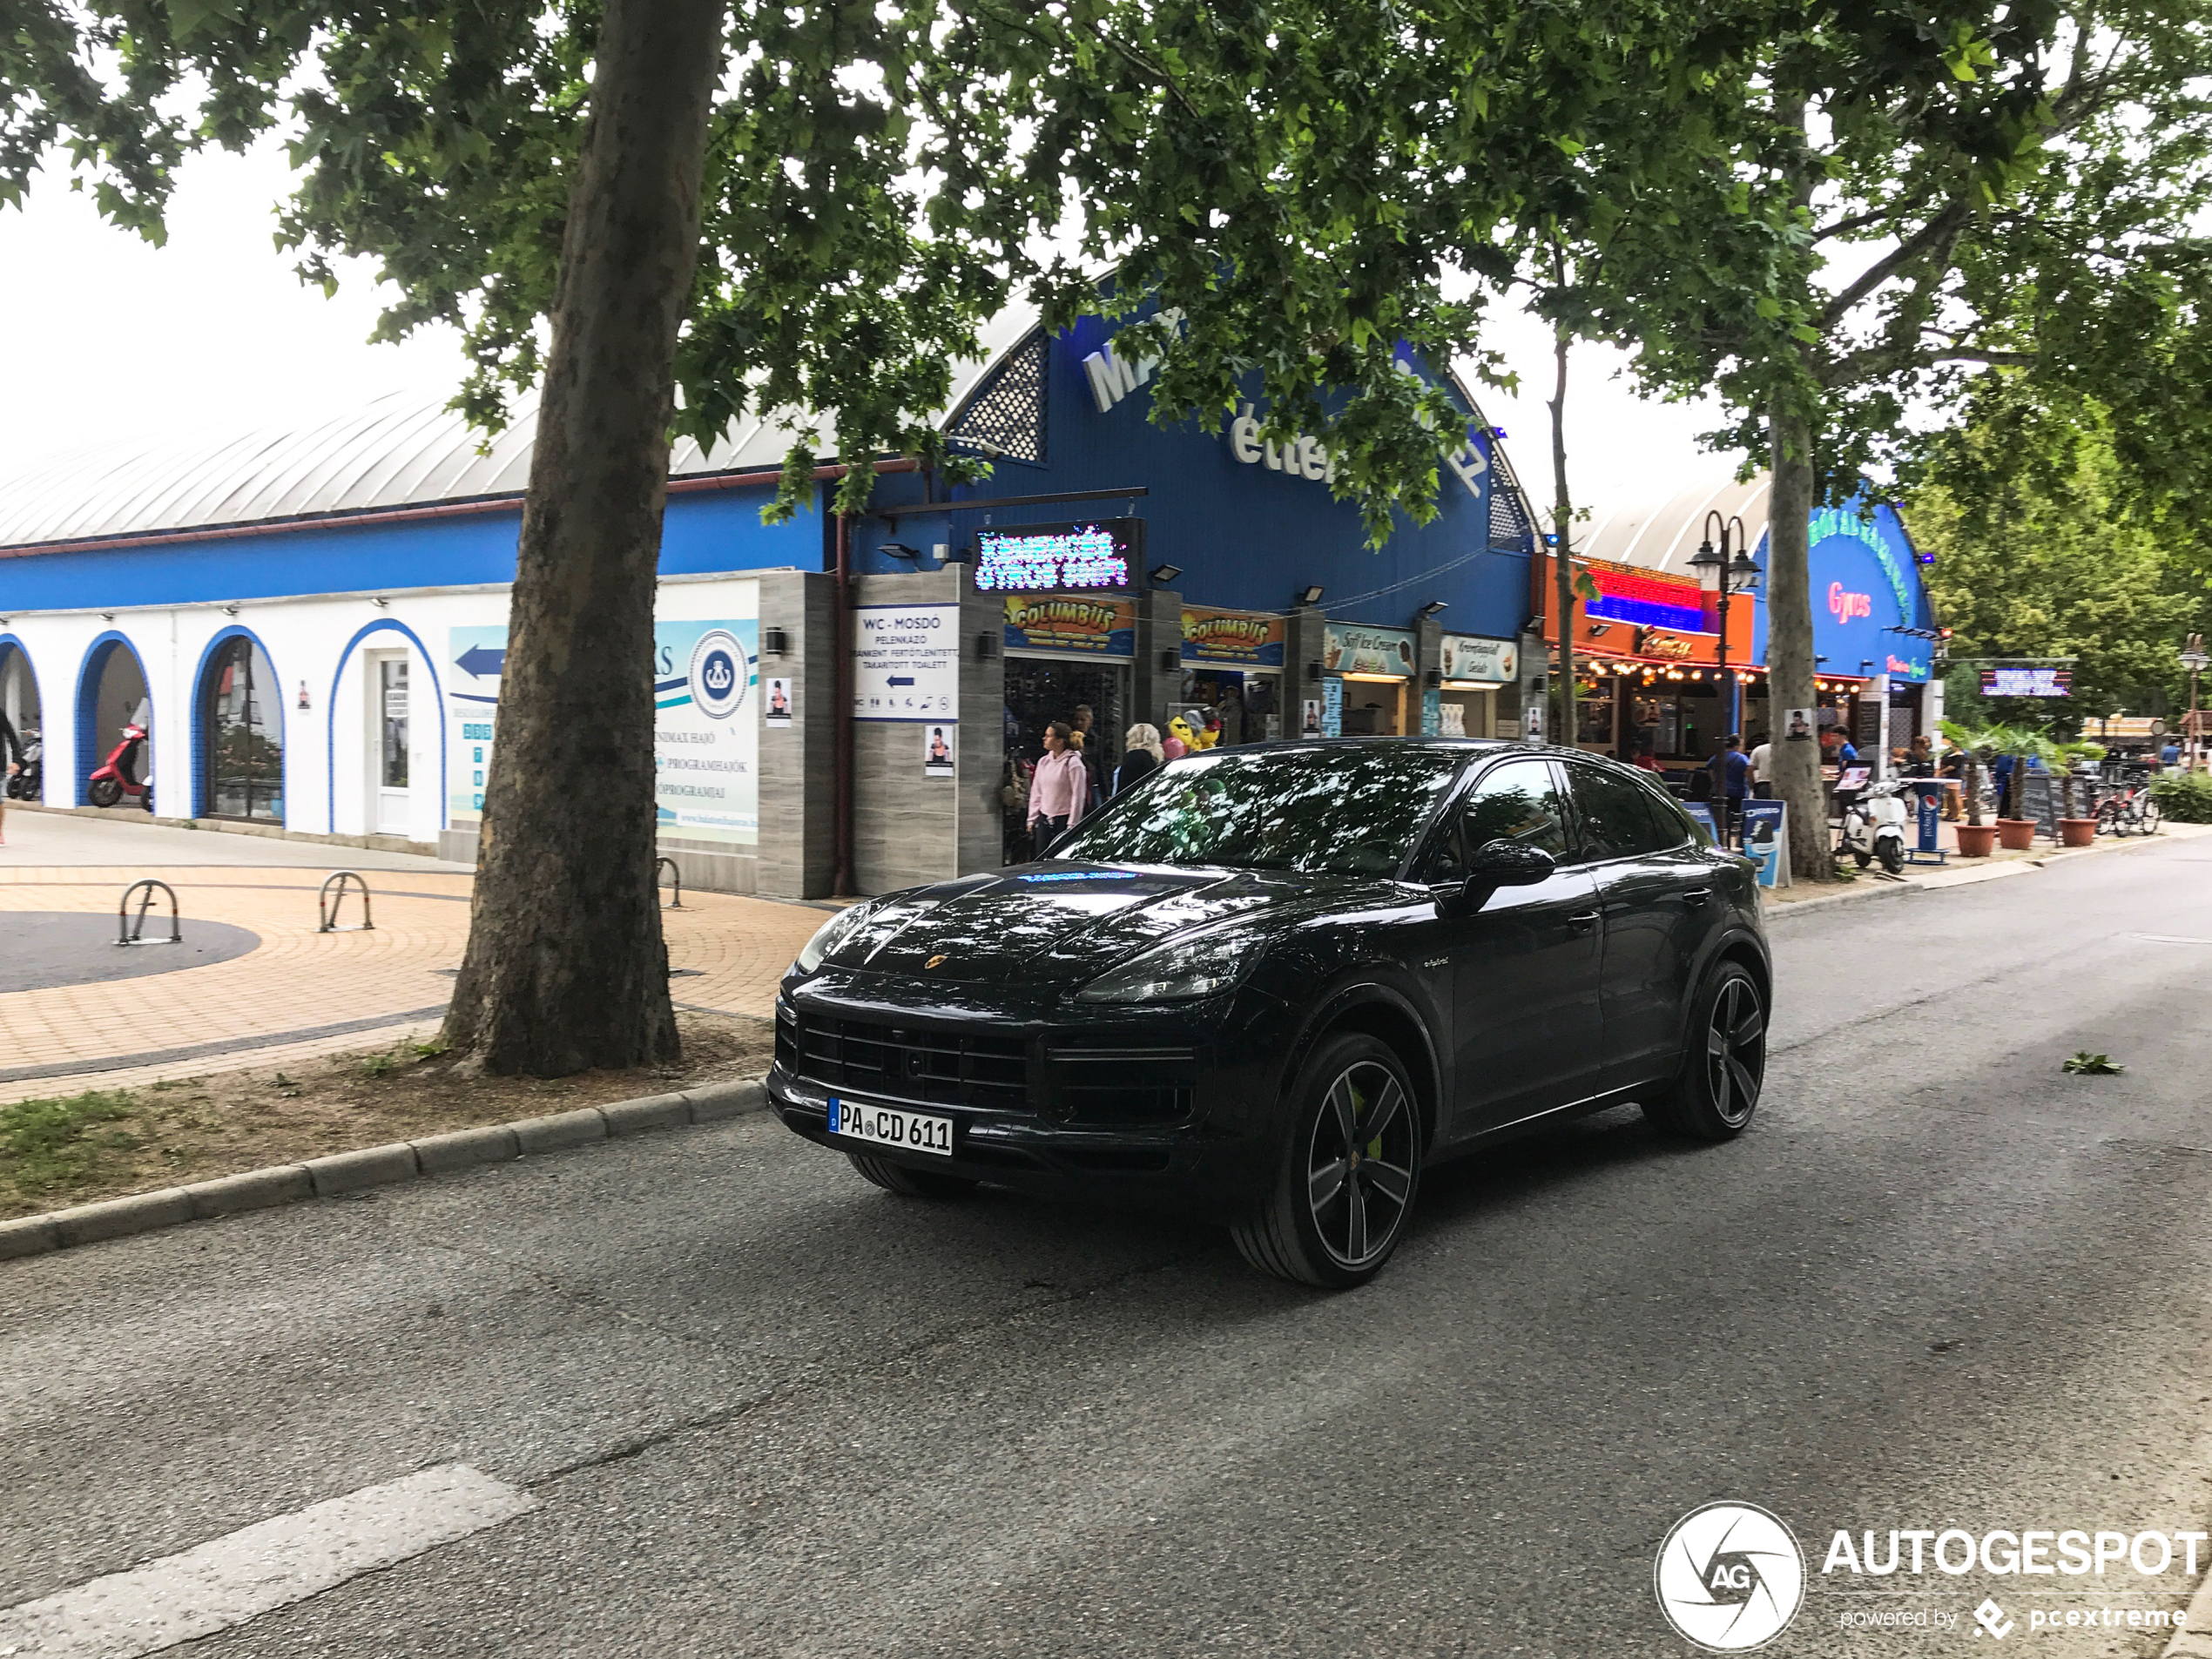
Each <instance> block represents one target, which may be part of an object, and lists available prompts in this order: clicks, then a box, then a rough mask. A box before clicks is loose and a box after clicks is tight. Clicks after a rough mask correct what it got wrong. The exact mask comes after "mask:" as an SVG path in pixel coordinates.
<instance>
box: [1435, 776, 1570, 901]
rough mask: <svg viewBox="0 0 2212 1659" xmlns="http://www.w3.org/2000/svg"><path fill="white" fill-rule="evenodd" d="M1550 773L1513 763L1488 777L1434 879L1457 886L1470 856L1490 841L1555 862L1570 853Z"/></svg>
mask: <svg viewBox="0 0 2212 1659" xmlns="http://www.w3.org/2000/svg"><path fill="white" fill-rule="evenodd" d="M1500 840H1503V841H1519V842H1521V844H1522V845H1523V846H1535V847H1541V848H1542V849H1543V850H1544V851H1545V852H1547V853H1550V854H1551V855H1552V856H1553V857H1554V858H1564V857H1565V856H1566V853H1567V826H1566V815H1565V813H1562V812H1561V800H1560V799H1559V789H1558V786H1557V785H1556V784H1555V783H1554V780H1553V775H1552V769H1551V766H1550V765H1549V764H1548V762H1545V761H1541V760H1511V761H1507V763H1506V764H1505V765H1501V766H1494V767H1492V768H1491V769H1490V770H1489V771H1488V772H1485V773H1484V774H1483V776H1482V779H1481V780H1480V782H1478V783H1477V784H1476V785H1475V786H1474V792H1473V793H1472V794H1470V795H1469V796H1468V797H1467V799H1466V801H1465V802H1464V803H1462V804H1461V806H1460V817H1459V822H1458V824H1457V825H1456V826H1454V827H1453V833H1452V834H1451V835H1450V836H1449V837H1448V838H1447V840H1446V842H1445V846H1444V850H1443V852H1442V853H1441V855H1440V857H1439V858H1438V860H1437V869H1436V872H1435V873H1434V875H1433V878H1432V879H1433V880H1439V881H1456V880H1461V879H1462V878H1463V877H1464V876H1465V875H1466V873H1467V861H1466V860H1467V853H1468V852H1469V851H1470V850H1471V849H1473V848H1474V847H1478V846H1487V845H1488V844H1489V843H1491V842H1492V841H1500Z"/></svg>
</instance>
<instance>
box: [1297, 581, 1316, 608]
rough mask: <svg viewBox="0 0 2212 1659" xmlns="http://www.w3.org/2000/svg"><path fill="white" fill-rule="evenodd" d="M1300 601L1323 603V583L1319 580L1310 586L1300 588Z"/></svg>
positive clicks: (1301, 602) (1313, 603) (1307, 603)
mask: <svg viewBox="0 0 2212 1659" xmlns="http://www.w3.org/2000/svg"><path fill="white" fill-rule="evenodd" d="M1320 603H1321V584H1320V583H1318V582H1316V583H1312V584H1311V585H1309V586H1306V587H1303V588H1300V589H1299V590H1298V604H1302V605H1318V604H1320Z"/></svg>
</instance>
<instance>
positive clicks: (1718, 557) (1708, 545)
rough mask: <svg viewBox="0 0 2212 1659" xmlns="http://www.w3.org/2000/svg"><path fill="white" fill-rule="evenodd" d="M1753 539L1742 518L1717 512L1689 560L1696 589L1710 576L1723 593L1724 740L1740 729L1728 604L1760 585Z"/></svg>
mask: <svg viewBox="0 0 2212 1659" xmlns="http://www.w3.org/2000/svg"><path fill="white" fill-rule="evenodd" d="M1716 524H1717V525H1718V526H1719V527H1720V546H1719V547H1717V548H1716V547H1715V546H1714V545H1713V527H1714V526H1715V525H1716ZM1749 543H1750V535H1749V533H1748V532H1746V531H1745V529H1744V528H1743V520H1742V519H1740V518H1736V517H1730V518H1725V519H1724V518H1723V517H1722V516H1720V513H1719V511H1718V509H1715V510H1712V511H1710V512H1708V513H1707V514H1706V515H1705V539H1704V540H1703V541H1702V542H1700V543H1698V544H1697V551H1696V553H1694V554H1692V555H1691V556H1690V560H1689V568H1690V569H1691V570H1695V571H1696V572H1697V585H1698V586H1699V587H1701V588H1702V587H1703V586H1704V585H1705V577H1706V575H1707V574H1708V573H1709V572H1710V574H1711V575H1712V577H1713V580H1714V582H1715V583H1716V586H1717V587H1718V588H1719V590H1720V602H1721V604H1720V611H1721V637H1720V675H1721V736H1722V737H1723V738H1726V737H1728V736H1729V734H1730V733H1731V732H1737V731H1739V730H1740V729H1741V728H1740V727H1739V726H1738V725H1737V718H1736V717H1737V707H1736V676H1735V674H1734V673H1733V672H1732V671H1730V668H1729V665H1728V602H1729V600H1730V597H1732V596H1734V595H1736V594H1739V593H1753V592H1756V591H1757V589H1758V585H1759V567H1758V566H1757V565H1756V564H1754V563H1752V562H1751V555H1750V548H1749Z"/></svg>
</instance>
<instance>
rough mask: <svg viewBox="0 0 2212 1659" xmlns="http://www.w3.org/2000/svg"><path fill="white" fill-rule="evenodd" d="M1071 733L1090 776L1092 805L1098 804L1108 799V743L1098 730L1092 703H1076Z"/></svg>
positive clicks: (1085, 769) (1070, 727)
mask: <svg viewBox="0 0 2212 1659" xmlns="http://www.w3.org/2000/svg"><path fill="white" fill-rule="evenodd" d="M1068 727H1069V733H1070V735H1072V736H1073V737H1074V738H1075V740H1076V752H1077V753H1078V754H1080V755H1082V758H1083V770H1084V772H1087V773H1089V776H1090V805H1092V806H1097V805H1098V804H1099V803H1100V802H1101V801H1103V800H1104V799H1106V786H1107V784H1108V782H1109V779H1108V777H1107V772H1106V744H1105V741H1104V739H1103V738H1101V737H1100V736H1099V734H1098V732H1097V729H1096V728H1097V720H1096V717H1095V716H1094V715H1093V714H1092V713H1091V711H1090V705H1089V704H1088V703H1078V704H1076V712H1075V715H1074V718H1071V719H1070V720H1069V722H1068Z"/></svg>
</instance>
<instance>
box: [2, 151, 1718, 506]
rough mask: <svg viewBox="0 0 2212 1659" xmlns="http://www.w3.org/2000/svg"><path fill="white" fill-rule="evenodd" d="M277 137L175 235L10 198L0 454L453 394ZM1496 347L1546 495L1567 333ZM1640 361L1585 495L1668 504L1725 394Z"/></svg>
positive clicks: (1593, 448) (1591, 375)
mask: <svg viewBox="0 0 2212 1659" xmlns="http://www.w3.org/2000/svg"><path fill="white" fill-rule="evenodd" d="M42 184H43V186H44V187H42V188H35V189H34V191H33V192H32V195H31V199H30V205H29V206H28V208H27V209H25V210H24V211H21V212H16V211H10V210H4V209H0V317H5V318H6V319H7V334H6V341H7V358H8V372H7V375H6V384H7V386H8V388H9V390H10V393H11V394H12V395H10V396H9V397H7V398H5V399H0V453H4V454H5V455H7V457H8V462H9V464H7V465H6V466H5V468H4V470H7V471H13V470H15V469H16V468H15V463H18V462H24V461H29V460H32V459H34V458H35V457H37V455H42V454H46V453H51V452H54V451H57V450H64V449H71V448H80V447H82V446H84V445H85V444H88V443H97V442H102V441H104V440H107V439H112V438H132V437H138V436H141V435H150V434H159V433H161V432H164V431H174V430H181V431H187V432H192V433H213V434H221V433H225V432H229V431H235V430H244V429H247V428H253V427H256V426H260V425H264V424H268V423H272V422H278V423H281V422H291V421H303V420H307V419H311V418H315V417H319V416H328V415H341V414H344V413H346V412H347V411H349V410H351V409H353V408H357V407H358V406H359V405H360V404H361V403H362V402H364V401H367V400H368V399H369V398H371V397H374V396H376V395H379V394H381V393H385V392H391V391H404V392H408V393H410V394H413V395H419V396H421V397H423V398H425V399H428V398H443V397H446V396H449V395H451V394H452V393H453V391H454V390H455V388H457V386H458V384H459V382H460V378H461V375H462V360H461V355H460V352H459V350H458V348H457V347H456V345H455V341H454V340H453V338H452V337H451V336H450V335H445V334H428V335H421V336H418V337H416V338H415V339H414V340H412V341H408V342H407V343H405V344H404V345H400V346H389V345H376V346H372V345H370V344H368V334H369V331H370V329H371V328H372V327H374V325H375V320H376V315H377V312H378V309H379V307H378V302H377V298H376V289H375V287H374V284H373V283H372V281H371V280H370V273H369V271H368V269H367V268H365V267H363V268H361V269H358V270H356V271H354V272H350V273H347V277H348V280H347V281H345V282H344V284H343V285H342V286H341V288H340V290H339V293H338V296H337V297H336V298H335V299H332V300H326V299H325V298H323V296H322V294H321V293H320V291H319V290H317V289H313V288H307V287H302V286H301V285H300V282H299V280H298V279H297V278H295V277H294V276H293V273H292V266H293V260H292V257H291V256H290V255H288V254H284V253H279V252H278V251H277V250H276V248H275V246H273V242H272V240H271V238H272V235H273V232H274V229H275V219H274V208H275V204H276V203H277V202H278V200H279V199H281V197H282V196H283V195H284V194H285V192H286V190H287V173H286V170H285V167H284V163H283V157H282V153H281V152H280V149H279V148H278V147H277V146H276V145H274V144H273V143H271V144H266V145H262V146H260V147H259V148H257V149H256V150H255V151H253V152H250V153H249V154H247V155H246V156H242V157H234V156H228V155H224V154H221V153H212V154H206V155H202V156H199V157H195V158H193V159H192V160H191V161H189V162H187V163H186V164H185V168H184V171H183V173H182V177H181V180H180V183H179V189H178V192H177V195H176V198H175V199H174V202H173V204H172V211H171V213H170V219H169V226H170V235H169V241H168V244H167V245H166V246H163V247H159V248H156V247H152V246H148V245H147V244H146V243H145V242H143V241H141V240H139V239H138V238H137V237H135V236H132V235H131V234H129V233H125V232H123V231H119V230H116V229H114V228H113V227H111V226H108V225H106V224H105V223H104V222H103V221H102V220H101V219H100V218H99V216H98V214H97V213H96V212H94V211H93V209H92V206H91V203H90V201H89V200H87V199H85V198H84V197H83V196H79V195H76V194H73V193H72V192H70V190H69V189H68V186H67V181H66V179H63V178H59V177H57V175H55V174H54V173H52V172H49V174H48V175H47V177H46V178H45V179H44V180H43V181H42ZM1493 341H1494V344H1495V346H1496V347H1497V348H1498V349H1499V350H1501V351H1502V352H1503V353H1504V354H1506V357H1507V361H1508V363H1509V365H1510V366H1511V367H1512V368H1514V369H1515V370H1517V371H1518V373H1519V374H1521V376H1522V381H1523V383H1522V386H1521V389H1520V391H1519V392H1518V394H1517V395H1505V394H1502V393H1497V392H1486V393H1481V394H1480V397H1481V401H1482V406H1483V412H1484V414H1485V415H1487V416H1488V417H1489V419H1490V421H1491V422H1492V424H1494V425H1496V426H1501V427H1503V428H1506V431H1507V434H1508V436H1507V452H1508V454H1509V455H1511V456H1512V457H1513V461H1514V466H1515V468H1516V469H1518V470H1519V472H1520V473H1521V480H1522V482H1523V483H1524V484H1525V485H1526V486H1527V489H1528V490H1529V491H1530V493H1531V494H1532V495H1533V496H1535V497H1536V498H1537V500H1538V501H1539V502H1549V500H1550V498H1551V493H1552V491H1551V450H1550V443H1551V439H1550V424H1549V415H1548V412H1547V410H1546V408H1545V406H1544V398H1545V396H1546V395H1548V392H1549V390H1550V387H1551V367H1552V366H1551V347H1550V341H1549V339H1548V336H1547V334H1546V332H1545V330H1544V328H1543V327H1542V325H1541V323H1539V322H1537V321H1535V320H1534V319H1531V318H1526V317H1520V316H1514V315H1509V314H1501V316H1500V318H1499V320H1498V324H1497V327H1496V331H1495V333H1494V335H1493ZM1625 361H1626V360H1625V359H1624V358H1623V357H1622V355H1621V354H1618V353H1612V352H1607V351H1603V350H1601V349H1600V348H1597V347H1578V348H1577V351H1576V355H1575V365H1574V369H1573V375H1572V382H1571V387H1570V390H1569V394H1568V462H1569V466H1570V468H1571V469H1572V470H1571V476H1572V480H1573V483H1574V489H1575V496H1576V497H1577V499H1578V500H1581V501H1588V502H1591V503H1592V504H1593V505H1594V506H1595V507H1597V508H1598V509H1601V510H1602V509H1608V508H1612V507H1617V506H1631V505H1635V504H1637V503H1639V502H1646V501H1659V500H1663V499H1664V498H1666V497H1667V496H1670V495H1672V494H1673V493H1674V492H1675V491H1676V490H1677V489H1682V488H1683V486H1684V485H1685V484H1686V483H1688V482H1695V481H1696V480H1697V479H1700V478H1703V477H1712V478H1715V479H1719V478H1722V477H1725V476H1726V475H1728V474H1729V473H1730V471H1731V470H1732V469H1733V467H1734V464H1735V459H1736V458H1735V457H1734V456H1723V455H1710V454H1705V453H1703V452H1702V451H1701V450H1700V449H1699V448H1698V446H1697V443H1696V434H1697V433H1698V432H1699V431H1701V430H1704V429H1707V428H1711V427H1713V426H1716V425H1717V424H1719V420H1718V415H1717V414H1716V411H1715V410H1713V409H1712V408H1696V407H1683V406H1667V405H1662V404H1656V403H1649V402H1645V401H1642V400H1640V399H1638V398H1636V397H1635V395H1633V394H1632V393H1631V392H1630V391H1629V389H1628V387H1627V384H1626V382H1625V381H1624V380H1622V378H1620V375H1619V371H1620V370H1621V368H1622V367H1623V365H1624V363H1625Z"/></svg>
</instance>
